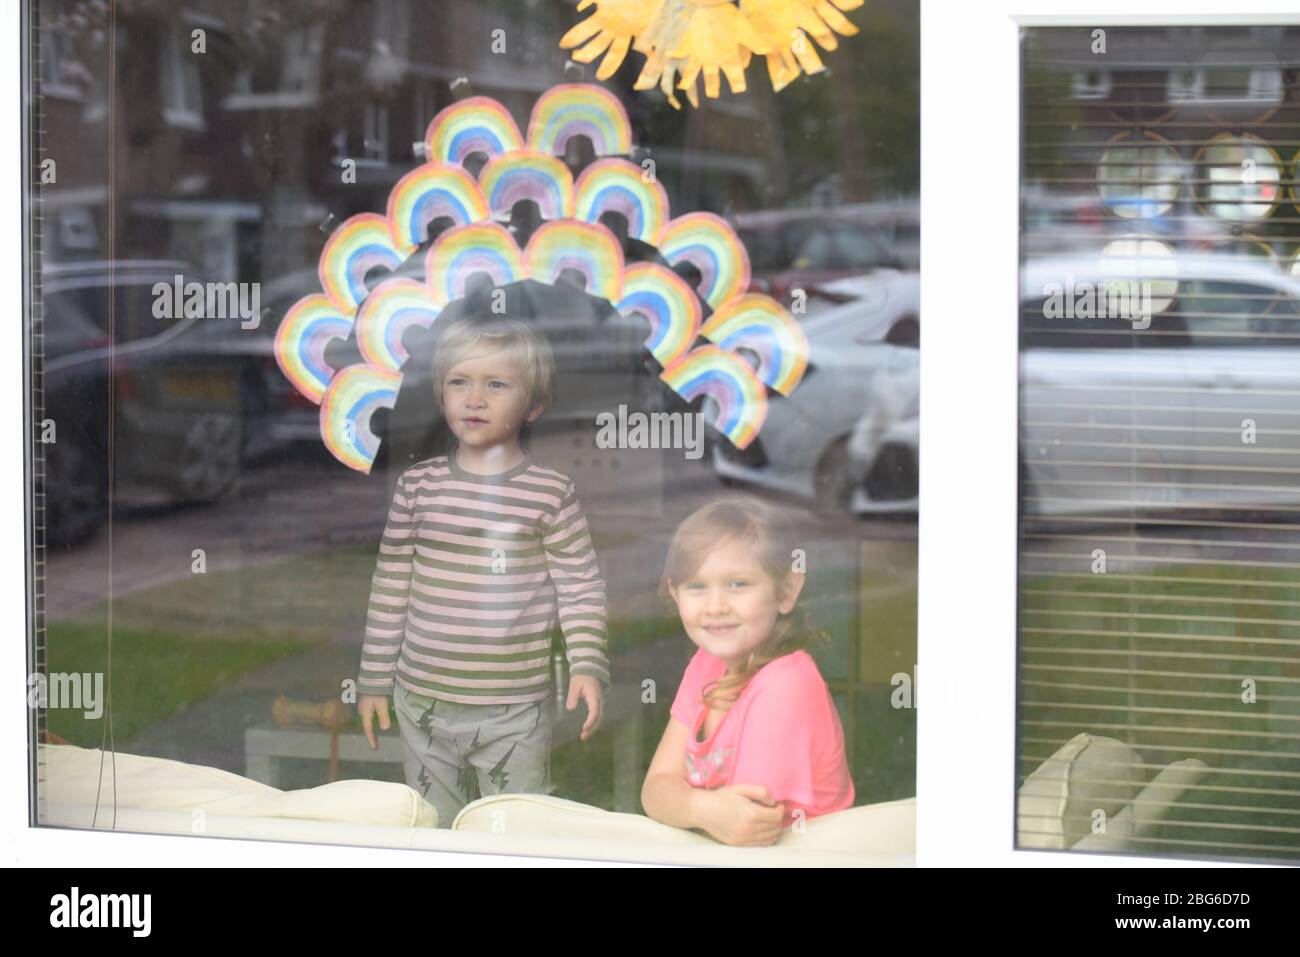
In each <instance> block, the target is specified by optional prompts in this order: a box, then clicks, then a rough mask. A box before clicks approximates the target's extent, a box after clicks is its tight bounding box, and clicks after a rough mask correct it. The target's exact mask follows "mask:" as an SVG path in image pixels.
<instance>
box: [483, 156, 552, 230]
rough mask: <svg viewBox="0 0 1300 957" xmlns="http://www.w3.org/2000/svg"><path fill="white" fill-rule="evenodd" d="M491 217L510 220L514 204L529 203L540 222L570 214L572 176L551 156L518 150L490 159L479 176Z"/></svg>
mask: <svg viewBox="0 0 1300 957" xmlns="http://www.w3.org/2000/svg"><path fill="white" fill-rule="evenodd" d="M479 183H480V185H481V186H482V190H483V195H484V196H485V197H487V204H488V208H489V209H490V210H491V213H492V215H493V216H509V215H510V212H511V210H513V209H514V206H515V203H517V202H519V201H520V200H523V199H531V200H532V201H533V202H535V203H536V204H537V208H538V209H539V210H540V211H541V214H542V218H543V219H564V218H565V217H567V216H571V215H572V214H573V174H572V173H570V172H569V167H567V166H565V165H564V164H563V163H562V162H560V161H559V160H558V159H556V158H555V157H554V156H543V155H542V154H541V153H530V152H528V151H527V150H517V151H515V152H513V153H505V154H503V155H501V156H495V157H493V158H492V159H491V160H490V161H489V162H488V164H487V165H486V166H484V167H483V172H481V173H480V174H479Z"/></svg>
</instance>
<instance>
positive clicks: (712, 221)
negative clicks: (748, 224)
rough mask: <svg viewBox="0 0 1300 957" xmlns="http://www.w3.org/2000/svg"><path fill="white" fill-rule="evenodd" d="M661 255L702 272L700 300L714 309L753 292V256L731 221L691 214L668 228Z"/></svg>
mask: <svg viewBox="0 0 1300 957" xmlns="http://www.w3.org/2000/svg"><path fill="white" fill-rule="evenodd" d="M659 253H660V255H662V256H663V257H664V259H666V260H668V263H669V264H670V265H673V266H676V265H677V264H678V263H680V262H689V263H690V264H691V265H693V266H694V267H695V268H696V269H698V270H699V271H700V276H701V277H702V278H701V280H700V287H699V293H700V298H701V299H703V300H704V301H705V302H707V303H708V304H709V305H710V306H712V307H713V308H714V309H717V308H718V307H719V306H721V305H722V304H723V303H724V302H726V301H727V300H728V299H730V298H732V297H733V296H738V295H740V294H741V293H743V292H744V291H745V290H746V289H748V288H749V279H750V272H749V254H748V253H747V252H745V245H744V243H742V242H741V241H740V237H739V236H737V235H736V231H735V230H734V229H732V228H731V227H730V226H729V225H728V224H727V221H726V220H724V219H723V218H722V217H720V216H715V215H714V214H713V213H687V214H686V215H685V216H678V217H677V218H676V219H674V220H672V221H671V222H669V223H668V225H667V226H666V227H664V231H663V235H662V236H661V237H660V238H659Z"/></svg>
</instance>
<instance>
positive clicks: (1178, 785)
mask: <svg viewBox="0 0 1300 957" xmlns="http://www.w3.org/2000/svg"><path fill="white" fill-rule="evenodd" d="M1205 770H1206V768H1205V762H1204V761H1198V760H1196V759H1195V758H1188V759H1187V760H1185V761H1175V762H1174V763H1173V764H1171V765H1169V766H1168V767H1167V768H1164V769H1163V770H1162V771H1161V772H1160V773H1159V774H1157V775H1156V776H1155V777H1154V778H1152V779H1151V783H1150V784H1148V785H1147V786H1146V787H1144V788H1143V789H1142V790H1141V792H1139V794H1138V796H1137V797H1135V798H1134V799H1133V803H1132V804H1130V805H1129V806H1128V807H1126V808H1124V809H1123V810H1121V811H1120V812H1119V813H1118V814H1116V815H1115V816H1114V817H1112V818H1110V819H1109V820H1108V821H1107V822H1106V829H1105V831H1102V832H1101V833H1094V834H1087V835H1085V836H1083V837H1082V838H1080V839H1079V840H1078V841H1076V842H1075V844H1074V850H1076V851H1140V850H1142V849H1143V846H1142V843H1141V841H1139V840H1138V839H1139V838H1142V837H1146V836H1147V835H1149V834H1150V833H1151V831H1152V830H1154V828H1155V826H1156V825H1157V824H1159V823H1160V822H1161V821H1162V820H1164V818H1165V817H1166V816H1167V815H1168V814H1169V812H1170V811H1171V810H1173V805H1174V802H1176V801H1177V800H1178V798H1179V797H1181V796H1182V793H1183V792H1184V791H1186V790H1187V789H1188V788H1189V787H1191V786H1192V785H1194V784H1195V783H1196V782H1197V781H1199V780H1200V779H1201V778H1202V777H1204V776H1205Z"/></svg>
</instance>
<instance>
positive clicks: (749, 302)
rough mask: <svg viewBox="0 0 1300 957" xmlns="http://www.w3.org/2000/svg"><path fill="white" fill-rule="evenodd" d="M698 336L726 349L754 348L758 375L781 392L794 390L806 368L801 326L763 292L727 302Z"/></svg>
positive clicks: (805, 346)
mask: <svg viewBox="0 0 1300 957" xmlns="http://www.w3.org/2000/svg"><path fill="white" fill-rule="evenodd" d="M700 335H702V336H704V338H706V339H708V340H709V341H710V342H712V343H715V344H716V345H719V346H722V348H724V349H727V350H729V351H735V350H736V349H742V348H743V349H749V350H751V351H753V352H754V353H755V354H756V355H757V356H758V378H759V379H760V380H761V381H762V382H763V383H764V384H766V385H767V386H768V387H769V388H772V389H775V390H776V391H777V392H780V393H781V394H782V395H789V394H790V393H791V392H793V391H794V388H795V386H797V385H798V384H799V382H800V380H802V379H803V374H804V371H805V370H806V369H807V368H808V337H807V335H805V334H804V331H803V327H802V326H800V325H799V323H797V322H795V320H794V317H793V316H791V315H790V314H789V313H788V312H786V311H785V310H784V309H782V308H781V306H780V304H779V303H777V301H776V300H775V299H772V298H771V297H770V296H765V295H763V294H762V293H749V294H747V295H744V296H739V297H737V298H735V299H732V300H731V301H729V302H728V303H727V304H726V305H724V306H723V307H722V308H721V309H719V310H718V311H717V312H715V313H714V314H713V315H711V316H710V317H709V321H708V322H706V323H705V324H704V328H702V329H701V330H700Z"/></svg>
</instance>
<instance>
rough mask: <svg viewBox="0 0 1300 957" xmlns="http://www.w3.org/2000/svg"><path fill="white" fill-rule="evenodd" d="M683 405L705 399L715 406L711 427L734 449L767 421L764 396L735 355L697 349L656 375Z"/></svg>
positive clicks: (715, 349)
mask: <svg viewBox="0 0 1300 957" xmlns="http://www.w3.org/2000/svg"><path fill="white" fill-rule="evenodd" d="M659 378H660V379H662V380H663V381H664V382H666V383H668V386H669V387H670V388H671V389H672V390H673V391H674V392H676V393H677V394H678V395H680V396H681V397H682V398H683V399H685V400H686V401H687V402H693V401H694V400H696V399H698V398H699V397H700V396H708V397H709V398H710V399H712V400H713V402H714V405H715V406H716V407H717V412H716V414H715V416H714V419H713V426H714V428H716V429H717V430H718V431H719V432H721V433H722V434H723V435H725V436H726V437H727V438H728V439H730V440H731V444H732V445H734V446H735V447H736V448H738V449H744V448H748V447H749V445H750V443H751V442H753V441H754V439H755V438H756V437H757V436H758V431H759V429H761V428H762V427H763V422H764V421H765V420H766V419H767V393H766V392H764V391H763V383H761V382H759V381H758V378H757V377H756V376H755V375H754V370H753V369H751V368H750V367H749V364H748V363H746V362H745V360H744V359H741V358H740V357H739V356H737V355H736V354H735V353H732V352H728V351H726V350H725V349H721V348H719V347H718V346H715V345H704V346H698V347H697V348H695V349H692V350H691V351H690V352H688V353H686V355H684V356H682V357H681V358H680V359H678V360H677V361H676V362H674V363H673V364H672V365H670V366H669V367H668V368H667V369H665V370H664V371H663V372H661V373H660V374H659Z"/></svg>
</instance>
